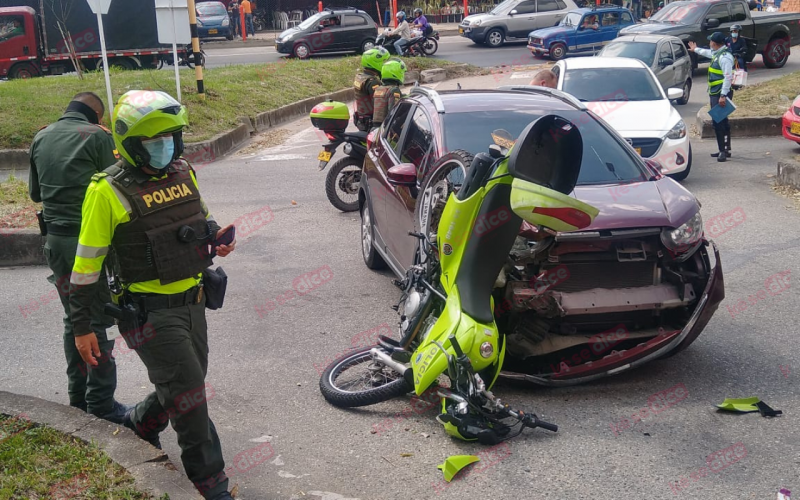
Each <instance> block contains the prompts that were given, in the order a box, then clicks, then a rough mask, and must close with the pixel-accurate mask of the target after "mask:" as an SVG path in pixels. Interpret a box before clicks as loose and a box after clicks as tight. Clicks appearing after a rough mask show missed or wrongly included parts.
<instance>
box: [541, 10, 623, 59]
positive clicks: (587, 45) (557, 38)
mask: <svg viewBox="0 0 800 500" xmlns="http://www.w3.org/2000/svg"><path fill="white" fill-rule="evenodd" d="M633 23H634V21H633V16H632V15H631V11H629V10H628V9H623V8H622V7H616V6H615V7H592V8H584V9H575V10H572V11H570V12H569V13H568V14H567V15H566V16H564V18H563V19H562V20H561V22H560V23H558V26H555V27H551V28H544V29H540V30H536V31H531V32H530V33H528V49H530V51H531V53H532V54H533V55H534V57H536V56H544V57H550V58H551V59H554V60H556V61H558V60H559V59H563V58H565V57H566V56H567V54H595V53H596V52H597V51H599V50H600V49H602V48H603V46H604V45H606V44H607V43H608V42H610V41H611V40H613V39H615V38H616V37H617V34H618V33H619V31H620V30H621V29H622V28H625V27H627V26H631V25H632V24H633Z"/></svg>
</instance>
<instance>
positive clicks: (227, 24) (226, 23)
mask: <svg viewBox="0 0 800 500" xmlns="http://www.w3.org/2000/svg"><path fill="white" fill-rule="evenodd" d="M222 25H223V26H230V25H231V20H230V19H228V18H227V17H226V18H225V19H223V20H222Z"/></svg>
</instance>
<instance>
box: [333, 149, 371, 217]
mask: <svg viewBox="0 0 800 500" xmlns="http://www.w3.org/2000/svg"><path fill="white" fill-rule="evenodd" d="M363 163H364V159H363V158H360V159H359V158H354V157H352V156H345V157H344V158H342V159H341V160H339V161H337V162H336V163H334V164H333V165H332V166H331V169H330V170H329V171H328V177H327V178H326V179H325V194H326V195H328V201H330V202H331V205H333V206H334V207H336V208H338V209H339V210H341V211H342V212H356V211H358V187H359V186H360V184H361V166H362V165H363Z"/></svg>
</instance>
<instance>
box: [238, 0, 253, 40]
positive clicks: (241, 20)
mask: <svg viewBox="0 0 800 500" xmlns="http://www.w3.org/2000/svg"><path fill="white" fill-rule="evenodd" d="M250 10H251V11H252V9H250ZM239 24H240V25H241V26H240V28H241V32H242V41H243V42H246V41H247V26H246V24H247V23H246V22H245V15H244V9H242V5H241V4H239Z"/></svg>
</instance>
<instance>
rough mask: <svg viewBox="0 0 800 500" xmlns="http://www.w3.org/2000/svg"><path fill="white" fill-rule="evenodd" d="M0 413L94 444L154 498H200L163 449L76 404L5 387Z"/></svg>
mask: <svg viewBox="0 0 800 500" xmlns="http://www.w3.org/2000/svg"><path fill="white" fill-rule="evenodd" d="M0 414H3V415H8V416H11V417H17V418H20V419H25V420H29V421H31V422H32V423H36V424H40V425H46V426H48V427H50V428H52V429H55V430H57V431H59V432H62V433H64V434H66V435H68V436H72V437H73V438H76V439H79V440H81V441H83V442H85V443H94V444H96V445H97V446H98V447H99V448H100V449H101V450H103V452H105V454H106V455H108V457H109V458H110V459H111V460H113V461H114V462H116V463H117V464H119V465H121V466H122V467H124V468H125V469H126V470H127V471H128V472H130V473H131V475H133V478H134V480H135V486H136V488H138V489H139V490H141V491H145V492H148V493H150V494H151V495H153V496H155V497H156V498H161V497H162V496H163V495H164V494H167V495H169V498H170V499H171V500H199V499H202V498H203V497H202V496H200V493H199V492H198V491H197V490H196V489H195V488H194V485H192V483H191V482H190V481H189V479H188V478H187V477H186V476H184V475H183V474H181V473H180V472H178V470H177V468H176V467H175V465H174V464H173V463H172V462H171V461H170V460H169V457H168V456H167V454H166V453H164V452H163V451H161V450H158V449H156V448H154V447H153V446H151V445H150V444H149V443H148V442H146V441H143V440H141V439H139V438H138V437H137V436H136V434H134V433H133V431H131V430H130V429H127V428H125V427H123V426H121V425H116V424H112V423H111V422H108V421H106V420H102V419H99V418H97V417H94V416H92V415H90V414H88V413H85V412H83V411H81V410H79V409H77V408H72V407H70V406H64V405H61V404H58V403H54V402H52V401H47V400H44V399H40V398H34V397H31V396H22V395H19V394H13V393H11V392H5V391H0Z"/></svg>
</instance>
